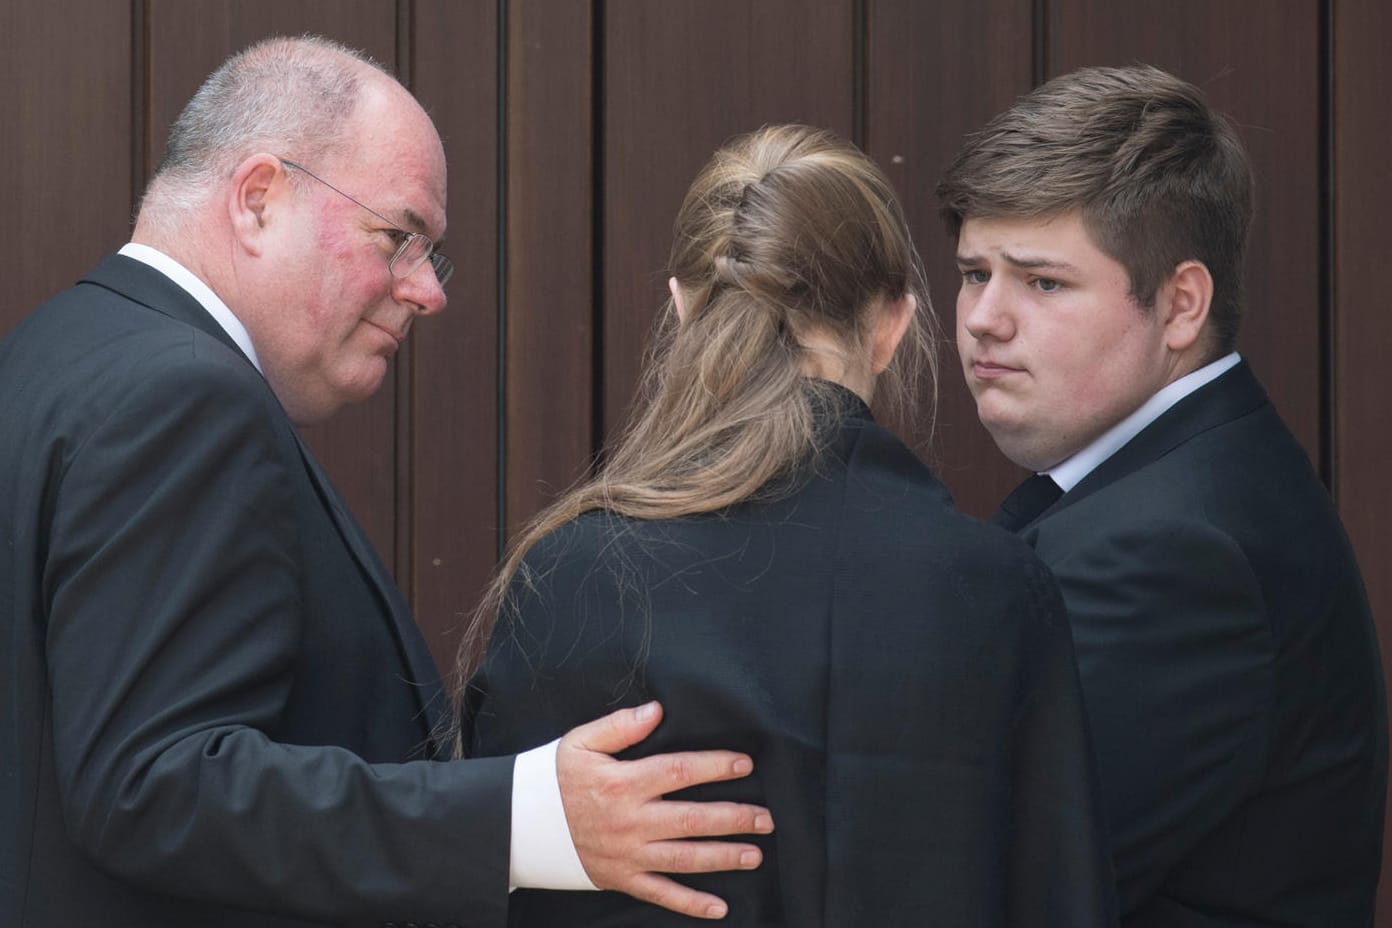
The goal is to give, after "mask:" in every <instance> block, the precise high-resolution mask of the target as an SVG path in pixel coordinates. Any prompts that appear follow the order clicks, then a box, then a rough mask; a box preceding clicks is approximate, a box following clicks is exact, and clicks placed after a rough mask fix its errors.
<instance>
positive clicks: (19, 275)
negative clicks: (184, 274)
mask: <svg viewBox="0 0 1392 928" xmlns="http://www.w3.org/2000/svg"><path fill="white" fill-rule="evenodd" d="M74 23H81V28H80V29H79V28H74ZM132 51H133V49H132V24H131V11H130V6H129V4H122V3H101V2H97V0H54V2H49V3H32V4H31V3H26V4H23V5H21V4H18V3H14V2H7V3H3V4H0V83H3V86H4V88H5V92H4V93H3V94H0V125H3V126H4V127H5V128H4V130H3V137H4V141H3V143H0V151H3V153H4V156H5V161H6V170H5V171H4V172H3V176H0V203H4V204H5V207H6V211H7V217H6V221H5V223H4V224H3V228H0V278H3V279H4V280H5V281H6V282H7V283H6V287H7V289H8V291H9V296H8V297H7V298H6V299H5V300H4V301H3V302H0V336H3V335H4V334H5V333H7V332H9V330H10V329H11V328H13V327H14V326H15V324H16V323H18V322H19V320H20V319H22V318H23V317H24V316H26V315H28V314H29V312H30V311H32V310H33V309H34V308H35V307H36V306H38V304H39V303H41V302H43V300H45V299H47V298H48V297H50V296H53V295H54V294H55V293H57V292H58V291H60V290H63V289H65V288H67V287H69V286H71V285H73V284H74V283H76V282H77V281H78V279H79V278H80V277H82V275H83V274H85V273H87V271H89V270H90V269H91V268H92V267H93V265H95V264H96V263H97V261H98V260H100V259H101V258H102V257H103V256H104V255H106V254H108V253H110V252H112V251H115V250H116V249H117V248H120V247H121V246H122V245H123V244H125V243H126V241H127V240H128V239H129V238H130V229H131V226H130V221H131V211H132V206H133V204H134V200H135V198H134V192H133V191H132V190H131V149H132V133H133V131H134V122H133V119H134V115H135V114H134V113H133V112H132V87H131V77H132V74H133V73H134V72H133V68H132V60H131V55H132Z"/></svg>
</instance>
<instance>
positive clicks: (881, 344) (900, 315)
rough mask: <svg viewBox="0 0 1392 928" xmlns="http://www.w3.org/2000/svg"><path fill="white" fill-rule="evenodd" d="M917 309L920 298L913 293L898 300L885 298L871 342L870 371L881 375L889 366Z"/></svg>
mask: <svg viewBox="0 0 1392 928" xmlns="http://www.w3.org/2000/svg"><path fill="white" fill-rule="evenodd" d="M917 311H918V300H917V299H916V298H915V297H914V295H913V294H912V293H906V294H904V295H903V296H901V297H899V299H897V300H885V301H884V303H883V304H882V305H881V306H880V315H879V318H878V319H876V320H875V333H874V336H873V337H872V339H871V344H870V373H872V374H874V375H876V376H879V375H880V374H882V373H884V369H885V368H887V367H889V362H890V361H892V360H894V352H895V351H896V350H897V349H898V348H899V343H900V342H901V341H903V339H904V333H905V332H907V331H908V330H909V323H910V322H912V321H913V314H914V313H915V312H917Z"/></svg>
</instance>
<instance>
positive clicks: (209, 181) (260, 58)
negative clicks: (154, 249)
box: [141, 35, 395, 224]
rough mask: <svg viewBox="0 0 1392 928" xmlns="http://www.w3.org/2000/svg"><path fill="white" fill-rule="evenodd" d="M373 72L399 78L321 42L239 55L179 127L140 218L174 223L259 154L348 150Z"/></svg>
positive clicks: (302, 156)
mask: <svg viewBox="0 0 1392 928" xmlns="http://www.w3.org/2000/svg"><path fill="white" fill-rule="evenodd" d="M373 72H377V73H380V74H381V75H384V76H386V77H387V78H388V79H391V80H395V78H393V77H392V76H391V75H390V74H389V73H388V72H387V71H386V70H385V69H384V68H382V66H381V65H380V64H378V63H377V62H376V61H374V60H373V59H371V58H369V57H368V56H366V55H364V54H363V53H361V52H359V51H356V50H354V49H351V48H348V47H347V46H344V45H340V44H339V43H337V42H334V41H331V40H329V39H325V38H322V37H320V36H313V35H306V36H301V37H298V38H285V37H277V38H270V39H265V40H262V41H260V42H258V43H256V44H255V45H251V46H249V47H248V48H246V49H243V50H242V51H240V52H238V53H236V54H235V55H233V56H232V57H230V58H228V59H227V60H226V61H225V62H223V63H222V65H221V66H220V67H219V68H218V69H217V70H216V71H214V72H213V73H212V74H211V75H209V77H208V79H207V80H205V81H204V82H203V86H201V87H199V88H198V92H197V93H195V94H194V95H193V98H192V99H191V100H189V102H188V104H187V105H186V106H185V107H184V109H183V112H181V113H180V114H179V118H178V119H176V120H175V121H174V124H173V126H171V127H170V130H169V142H168V145H167V146H166V149H165V154H164V160H163V161H161V163H160V166H159V169H158V170H157V171H156V172H155V176H154V178H153V179H152V180H151V182H150V186H149V189H147V190H146V192H145V197H144V200H143V202H142V204H141V212H142V213H145V212H146V211H153V212H155V213H157V214H158V218H163V219H165V220H166V222H168V221H169V220H175V219H176V217H178V216H180V215H183V214H185V213H186V212H187V211H189V210H190V209H191V208H193V207H196V206H199V205H201V204H202V203H203V202H205V201H206V199H207V198H208V196H209V195H211V194H212V193H213V192H214V191H215V190H217V189H218V187H219V185H220V184H221V183H223V182H224V181H225V180H226V179H227V178H228V177H230V176H231V174H232V172H233V170H235V168H236V166H237V165H238V164H239V163H240V162H241V161H242V159H244V158H246V157H247V156H248V155H251V154H253V153H254V152H257V151H270V152H273V153H277V154H283V155H285V156H286V157H292V158H295V159H296V160H304V161H307V162H310V163H320V162H322V161H323V160H324V158H325V157H326V156H327V155H328V154H329V153H331V152H334V151H336V150H337V149H339V148H340V147H341V146H342V145H343V143H344V141H345V133H346V129H347V126H348V125H349V117H350V116H351V115H352V113H353V111H354V108H355V107H356V106H357V103H358V100H359V97H360V95H361V89H362V86H363V82H364V78H370V77H371V75H372V74H373ZM162 224H164V223H162Z"/></svg>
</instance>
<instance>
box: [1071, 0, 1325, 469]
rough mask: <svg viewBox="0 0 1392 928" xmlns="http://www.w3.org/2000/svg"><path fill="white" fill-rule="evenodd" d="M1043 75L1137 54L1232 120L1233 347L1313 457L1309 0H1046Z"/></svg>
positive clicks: (1314, 19)
mask: <svg viewBox="0 0 1392 928" xmlns="http://www.w3.org/2000/svg"><path fill="white" fill-rule="evenodd" d="M1048 10H1049V19H1048V59H1047V70H1048V74H1049V76H1054V75H1058V74H1063V73H1066V72H1068V71H1071V70H1073V69H1075V68H1078V67H1082V66H1085V65H1126V64H1133V63H1136V62H1145V63H1147V64H1153V65H1156V66H1157V67H1161V68H1164V69H1166V70H1168V71H1170V72H1172V73H1174V74H1177V75H1178V76H1180V77H1182V78H1184V79H1185V80H1188V81H1190V82H1192V83H1194V84H1197V85H1198V86H1199V87H1200V88H1202V89H1203V90H1204V92H1205V94H1206V96H1207V98H1208V101H1209V102H1210V103H1211V104H1212V105H1213V106H1215V107H1216V108H1217V109H1219V110H1220V111H1222V112H1224V113H1226V114H1228V115H1229V116H1230V117H1232V119H1233V120H1234V121H1235V122H1236V123H1237V126H1238V130H1239V134H1240V135H1241V137H1242V140H1243V142H1244V143H1245V145H1246V146H1247V150H1248V152H1249V153H1250V155H1251V159H1252V167H1253V170H1254V173H1255V175H1256V180H1257V196H1256V217H1255V219H1254V221H1253V224H1252V231H1251V239H1250V244H1249V248H1248V253H1247V296H1248V313H1247V318H1246V321H1245V322H1244V324H1243V328H1242V337H1241V339H1240V342H1239V350H1240V351H1241V352H1242V353H1243V354H1244V355H1245V356H1246V357H1247V358H1248V359H1249V360H1250V361H1251V363H1252V367H1253V369H1254V370H1255V371H1256V372H1257V376H1258V377H1260V378H1261V380H1262V383H1263V384H1264V385H1265V386H1266V388H1267V391H1268V392H1269V393H1270V394H1271V398H1272V401H1273V402H1274V403H1275V404H1276V407H1277V409H1279V410H1280V411H1281V415H1282V417H1283V418H1284V419H1285V420H1286V424H1287V425H1288V426H1290V429H1291V431H1293V432H1294V433H1295V435H1296V437H1297V438H1298V439H1300V442H1301V443H1302V444H1303V445H1304V446H1305V449H1306V451H1307V452H1308V453H1309V454H1310V456H1311V458H1312V459H1313V460H1314V461H1316V462H1318V461H1319V460H1320V451H1321V449H1320V437H1319V436H1320V415H1321V411H1320V405H1319V397H1320V376H1321V374H1320V363H1321V362H1320V313H1321V311H1322V310H1321V306H1320V291H1319V280H1320V247H1319V242H1320V239H1319V222H1320V204H1319V145H1320V140H1319V86H1320V80H1319V5H1318V4H1317V3H1314V2H1310V0H1226V2H1224V3H1218V4H1215V3H1209V2H1206V0H1174V2H1168V3H1163V4H1158V3H1151V2H1147V0H1050V2H1049V4H1048Z"/></svg>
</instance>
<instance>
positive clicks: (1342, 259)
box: [1334, 0, 1392, 928]
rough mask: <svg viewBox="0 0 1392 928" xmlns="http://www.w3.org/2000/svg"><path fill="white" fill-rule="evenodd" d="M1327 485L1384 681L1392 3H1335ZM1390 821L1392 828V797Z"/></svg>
mask: <svg viewBox="0 0 1392 928" xmlns="http://www.w3.org/2000/svg"><path fill="white" fill-rule="evenodd" d="M1334 14H1335V39H1334V49H1335V55H1334V88H1335V94H1336V99H1335V101H1334V113H1335V118H1336V122H1335V125H1334V145H1335V147H1334V151H1335V159H1334V209H1335V228H1334V247H1335V253H1334V286H1335V303H1334V335H1335V371H1334V375H1335V379H1334V394H1335V397H1334V398H1335V419H1334V424H1335V433H1334V435H1335V441H1334V448H1335V458H1334V460H1335V483H1334V489H1335V494H1336V498H1337V499H1338V502H1339V511H1340V513H1341V514H1342V515H1343V518H1344V524H1345V525H1346V526H1347V527H1348V531H1349V535H1350V536H1351V537H1352V538H1353V543H1354V547H1355V548H1357V550H1358V560H1359V564H1360V565H1361V566H1362V568H1363V578H1364V580H1365V582H1366V583H1367V585H1368V598H1369V599H1370V600H1371V602H1372V607H1373V617H1374V619H1375V620H1376V621H1377V624H1378V633H1379V637H1380V639H1381V642H1382V661H1383V673H1384V676H1385V677H1386V678H1387V679H1388V680H1392V534H1389V531H1388V526H1389V525H1392V483H1389V482H1388V479H1387V469H1388V465H1389V463H1392V432H1390V431H1389V430H1388V427H1387V425H1388V421H1389V420H1388V401H1389V399H1390V398H1392V383H1389V381H1392V373H1389V367H1388V357H1389V355H1392V315H1389V313H1388V311H1387V305H1386V304H1387V296H1386V294H1387V268H1388V260H1387V255H1388V253H1389V251H1392V231H1389V228H1388V223H1387V219H1388V216H1392V174H1389V172H1388V169H1387V148H1388V145H1389V143H1392V109H1389V108H1388V100H1389V99H1392V64H1389V62H1388V57H1387V36H1389V35H1392V7H1389V6H1388V5H1387V4H1386V3H1385V2H1383V0H1344V2H1341V3H1339V4H1336V5H1335V7H1334ZM1388 823H1389V825H1388V827H1389V830H1392V803H1389V817H1388ZM1380 890H1381V891H1380V893H1379V897H1378V903H1379V905H1378V916H1377V925H1378V926H1380V928H1392V853H1389V852H1388V851H1386V850H1384V851H1383V857H1382V882H1381V885H1380Z"/></svg>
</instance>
